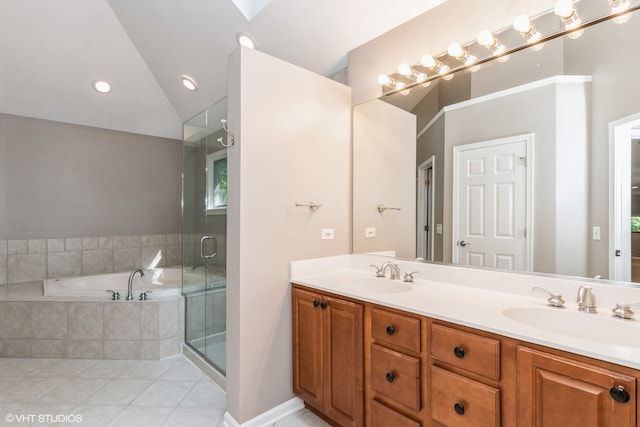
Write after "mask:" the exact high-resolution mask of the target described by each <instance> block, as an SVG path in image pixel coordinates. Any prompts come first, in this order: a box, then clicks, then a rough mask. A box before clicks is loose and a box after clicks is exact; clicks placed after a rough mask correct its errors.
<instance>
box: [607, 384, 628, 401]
mask: <svg viewBox="0 0 640 427" xmlns="http://www.w3.org/2000/svg"><path fill="white" fill-rule="evenodd" d="M609 394H610V395H611V397H612V398H613V400H615V401H616V402H620V403H627V402H628V401H629V399H631V396H629V393H627V390H625V389H624V387H622V386H621V385H619V386H617V387H612V388H611V390H609Z"/></svg>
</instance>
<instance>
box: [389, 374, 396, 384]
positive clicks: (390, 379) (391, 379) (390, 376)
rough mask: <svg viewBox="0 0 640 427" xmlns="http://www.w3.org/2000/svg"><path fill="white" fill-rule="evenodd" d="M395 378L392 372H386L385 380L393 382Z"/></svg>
mask: <svg viewBox="0 0 640 427" xmlns="http://www.w3.org/2000/svg"><path fill="white" fill-rule="evenodd" d="M395 380H396V376H395V375H393V372H387V381H389V382H390V383H392V382H394V381H395Z"/></svg>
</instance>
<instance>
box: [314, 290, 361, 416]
mask: <svg viewBox="0 0 640 427" xmlns="http://www.w3.org/2000/svg"><path fill="white" fill-rule="evenodd" d="M324 302H325V303H326V306H323V307H324V309H322V311H323V312H324V318H323V321H324V336H325V346H324V350H325V352H324V413H325V414H326V415H327V416H328V417H329V418H331V419H332V420H334V421H336V422H338V423H339V424H340V425H341V426H361V425H362V424H363V418H364V416H363V414H364V409H363V406H364V381H363V376H364V372H363V371H364V366H363V360H364V359H363V357H364V356H363V347H364V330H363V324H362V323H363V308H362V305H360V304H355V303H352V302H348V301H344V300H340V299H335V298H327V297H325V299H324Z"/></svg>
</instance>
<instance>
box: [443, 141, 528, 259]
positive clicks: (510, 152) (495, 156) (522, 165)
mask: <svg viewBox="0 0 640 427" xmlns="http://www.w3.org/2000/svg"><path fill="white" fill-rule="evenodd" d="M527 142H528V137H527V136H521V137H511V138H503V139H499V140H493V141H486V142H481V143H476V144H467V145H463V146H458V147H454V169H455V170H454V212H453V214H454V230H453V238H454V241H453V262H454V263H458V264H463V265H471V266H477V267H491V268H501V269H509V270H527V237H526V226H527Z"/></svg>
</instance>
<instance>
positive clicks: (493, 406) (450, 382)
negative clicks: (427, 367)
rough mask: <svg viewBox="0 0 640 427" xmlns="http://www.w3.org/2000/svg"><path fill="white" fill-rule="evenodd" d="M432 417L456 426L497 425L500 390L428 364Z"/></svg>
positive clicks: (498, 424)
mask: <svg viewBox="0 0 640 427" xmlns="http://www.w3.org/2000/svg"><path fill="white" fill-rule="evenodd" d="M430 398H431V417H432V418H433V419H434V420H435V421H437V422H439V423H442V424H444V425H447V426H456V427H498V426H500V390H498V389H495V388H493V387H489V386H488V385H485V384H482V383H479V382H477V381H473V380H470V379H468V378H465V377H463V376H460V375H456V374H453V373H451V372H448V371H445V370H444V369H440V368H438V367H435V366H433V367H432V368H431V394H430Z"/></svg>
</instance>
